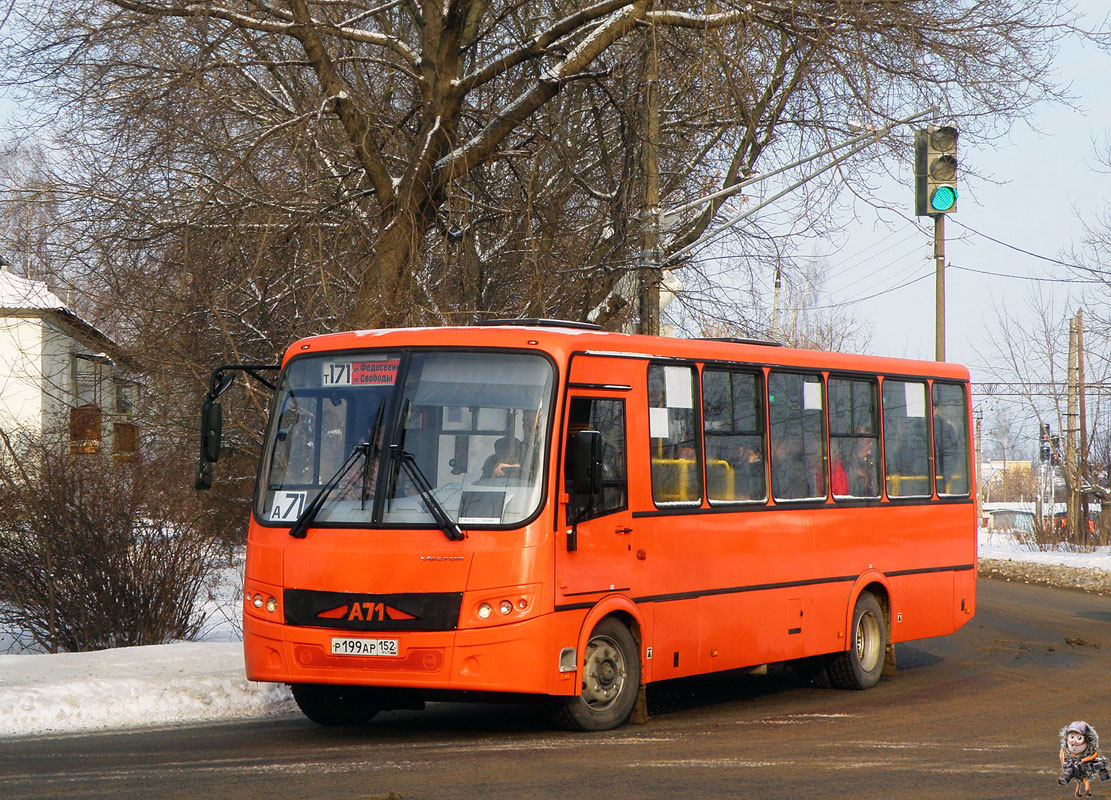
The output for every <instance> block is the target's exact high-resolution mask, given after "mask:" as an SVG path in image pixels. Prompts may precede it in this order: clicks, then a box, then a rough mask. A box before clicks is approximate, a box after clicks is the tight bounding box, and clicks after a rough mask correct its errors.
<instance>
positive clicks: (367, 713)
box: [291, 683, 379, 728]
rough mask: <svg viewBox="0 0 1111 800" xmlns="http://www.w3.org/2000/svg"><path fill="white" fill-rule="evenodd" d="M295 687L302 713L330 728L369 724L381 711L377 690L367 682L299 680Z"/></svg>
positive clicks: (295, 697) (294, 690) (295, 694)
mask: <svg viewBox="0 0 1111 800" xmlns="http://www.w3.org/2000/svg"><path fill="white" fill-rule="evenodd" d="M291 688H292V689H293V699H294V700H295V701H297V707H298V708H300V709H301V713H302V714H304V715H305V716H306V717H308V718H309V719H311V720H312V721H313V722H315V723H316V724H318V725H325V726H327V727H329V728H353V727H357V726H359V725H365V724H366V723H368V722H370V720H371V718H372V717H373V716H374V715H375V714H377V713H378V711H379V708H378V703H377V702H376V700H375V697H374V694H373V693H372V691H371V690H370V689H367V688H366V687H364V686H331V685H327V684H320V683H295V684H293V686H292V687H291Z"/></svg>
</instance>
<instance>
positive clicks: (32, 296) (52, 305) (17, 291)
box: [0, 264, 132, 367]
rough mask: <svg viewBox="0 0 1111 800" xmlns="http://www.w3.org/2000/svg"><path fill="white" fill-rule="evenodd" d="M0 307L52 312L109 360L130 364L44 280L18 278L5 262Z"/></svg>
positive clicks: (0, 276)
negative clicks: (51, 289)
mask: <svg viewBox="0 0 1111 800" xmlns="http://www.w3.org/2000/svg"><path fill="white" fill-rule="evenodd" d="M0 311H20V312H28V311H29V312H32V314H33V315H35V316H40V317H45V316H47V315H50V316H53V317H54V318H55V319H57V320H60V321H61V322H63V323H66V324H67V325H68V326H69V327H70V330H72V331H73V332H75V333H77V334H79V335H80V336H81V337H83V338H84V339H85V340H86V344H87V345H89V346H92V347H95V348H97V349H101V350H104V351H105V355H107V356H108V357H109V358H111V359H112V360H113V361H120V362H123V363H124V364H125V365H126V366H128V367H131V366H132V363H131V359H129V358H128V357H127V356H126V355H124V354H123V352H122V350H121V348H120V346H119V345H118V344H116V343H115V342H114V341H113V340H112V339H111V338H110V337H109V336H108V334H106V333H104V332H103V331H101V330H100V329H99V328H97V327H96V326H95V325H93V324H92V323H90V322H86V321H85V320H83V319H82V318H81V317H79V316H77V314H76V313H75V312H73V311H71V310H70V309H69V308H67V307H66V304H65V303H63V302H62V301H61V300H60V299H59V298H58V296H57V295H56V294H54V293H53V292H52V291H50V289H49V288H47V285H46V284H45V283H43V282H42V281H33V280H30V279H28V278H21V277H20V276H18V275H16V274H14V273H13V272H11V271H10V270H9V269H8V266H7V265H6V264H4V265H2V266H0ZM36 312H37V313H36Z"/></svg>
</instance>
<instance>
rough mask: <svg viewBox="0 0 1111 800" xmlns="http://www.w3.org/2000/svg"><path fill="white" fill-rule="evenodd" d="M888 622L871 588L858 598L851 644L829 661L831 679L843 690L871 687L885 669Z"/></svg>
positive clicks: (850, 631) (853, 617)
mask: <svg viewBox="0 0 1111 800" xmlns="http://www.w3.org/2000/svg"><path fill="white" fill-rule="evenodd" d="M887 644H888V642H887V622H886V620H885V618H884V613H883V608H882V606H881V605H880V601H879V600H878V599H876V596H875V595H874V594H872V593H871V592H870V591H867V590H866V591H863V592H861V593H860V596H859V597H857V599H856V605H855V607H854V608H853V615H852V622H851V624H850V626H849V647H848V649H847V650H845V651H844V652H842V653H835V654H834V655H833V656H831V657H830V661H829V678H830V681H831V682H832V683H833V685H834V686H836V687H837V688H839V689H870V688H871V687H873V686H875V685H876V684H877V683H878V682H879V679H880V675H881V674H882V672H883V666H884V658H885V655H886V652H887Z"/></svg>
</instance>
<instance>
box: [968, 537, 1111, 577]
mask: <svg viewBox="0 0 1111 800" xmlns="http://www.w3.org/2000/svg"><path fill="white" fill-rule="evenodd" d="M979 552H980V558H995V559H999V560H1000V561H1027V562H1031V563H1034V564H1063V565H1064V566H1066V567H1088V568H1094V569H1102V570H1104V571H1105V572H1111V547H1096V548H1093V549H1092V552H1089V553H1078V552H1072V551H1070V550H1064V549H1061V550H1049V551H1045V552H1040V551H1034V552H1032V551H1031V550H1029V549H1028V548H1027V547H1026V546H1025V545H1023V544H1022V543H1020V542H1019V541H1018V540H1016V538H1015V537H1014V536H1013V535H1011V534H1010V533H1007V532H1005V531H988V530H983V529H981V530H980V548H979Z"/></svg>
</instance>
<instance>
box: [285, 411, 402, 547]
mask: <svg viewBox="0 0 1111 800" xmlns="http://www.w3.org/2000/svg"><path fill="white" fill-rule="evenodd" d="M385 406H386V404H385V403H382V404H381V405H380V406H378V415H377V416H376V417H375V418H374V424H373V425H371V426H370V431H369V432H368V433H367V437H366V441H365V442H359V443H358V444H356V445H355V446H354V447H353V448H352V449H351V455H349V456H348V457H347V460H346V461H344V462H343V466H341V467H340V468H339V469H338V470H336V474H335V475H333V476H332V477H331V478H329V479H328V482H327V483H326V484H324V485H323V486H321V487H320V491H319V492H317V493H316V497H314V498H313V499H312V501H311V502H310V503H309V504H308V505H307V506H305V510H304V511H302V512H301V516H299V517H298V518H297V521H296V522H294V523H293V527H292V528H290V529H289V535H290V536H292V537H293V538H294V539H304V538H305V535H306V534H307V533H308V531H309V525H312V522H313V520H314V519H316V515H317V514H319V513H320V509H322V508H323V507H324V504H325V503H326V502H328V496H329V495H331V493H332V490H333V489H335V488H336V486H338V485H339V482H340V481H341V480H343V476H344V475H346V474H347V473H348V472H350V471H351V467H353V466H354V465H355V462H356V461H358V460H359V457H360V456H361V457H362V459H363V475H362V480H361V481H360V485H361V487H362V488H361V490H360V492H359V497H360V499H361V500H362V501H363V502H364V503H365V502H366V500H365V495H366V492H367V482H368V476H369V473H370V469H369V467H370V456H371V454H372V453H375V452H376V450H377V448H376V447H375V445H374V442H375V439H376V438H377V436H378V428H379V427H380V426H381V425H382V411H383V409H384V408H385Z"/></svg>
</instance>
